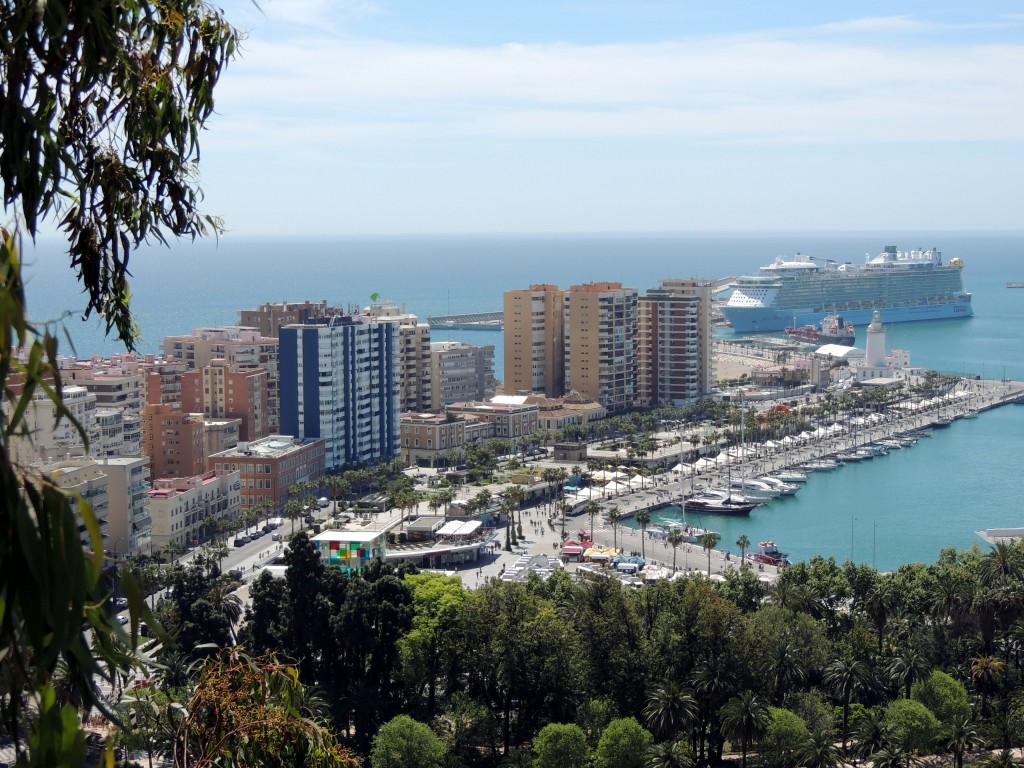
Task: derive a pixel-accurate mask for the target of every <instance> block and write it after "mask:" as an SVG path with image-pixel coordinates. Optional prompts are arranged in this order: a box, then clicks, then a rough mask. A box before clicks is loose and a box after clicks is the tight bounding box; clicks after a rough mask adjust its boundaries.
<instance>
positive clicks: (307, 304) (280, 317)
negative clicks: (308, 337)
mask: <svg viewBox="0 0 1024 768" xmlns="http://www.w3.org/2000/svg"><path fill="white" fill-rule="evenodd" d="M343 314H345V310H344V309H343V308H342V307H331V306H328V304H327V302H326V301H303V302H286V301H279V302H268V303H266V304H260V305H259V306H258V307H257V308H256V309H240V310H238V324H239V325H240V326H243V327H246V328H256V329H257V330H259V332H260V335H262V336H273V337H274V338H275V339H276V338H277V335H278V332H279V331H280V329H281V326H283V325H302V324H303V323H305V322H306V321H308V320H312V319H314V318H317V317H330V316H331V315H343Z"/></svg>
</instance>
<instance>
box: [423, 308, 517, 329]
mask: <svg viewBox="0 0 1024 768" xmlns="http://www.w3.org/2000/svg"><path fill="white" fill-rule="evenodd" d="M427 322H428V323H429V324H430V327H431V328H438V329H449V330H454V331H500V330H503V329H504V328H505V313H504V312H468V313H464V314H461V315H435V316H433V317H428V318H427Z"/></svg>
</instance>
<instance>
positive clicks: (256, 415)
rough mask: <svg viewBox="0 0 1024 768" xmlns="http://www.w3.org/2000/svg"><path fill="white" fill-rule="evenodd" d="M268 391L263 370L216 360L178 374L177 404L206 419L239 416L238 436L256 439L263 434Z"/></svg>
mask: <svg viewBox="0 0 1024 768" xmlns="http://www.w3.org/2000/svg"><path fill="white" fill-rule="evenodd" d="M269 391H270V387H269V374H268V373H267V371H266V369H263V368H242V367H240V366H237V365H229V364H228V362H227V361H226V360H220V359H217V360H213V361H212V362H211V363H210V364H209V365H206V366H203V367H202V368H196V369H194V370H191V371H189V372H188V373H186V374H185V375H184V376H182V379H181V407H182V409H183V410H185V411H188V412H190V413H202V414H203V415H204V416H206V417H208V418H217V419H223V418H231V419H239V420H240V422H241V431H240V439H242V440H258V439H259V438H261V437H264V436H266V435H267V430H268V426H269V425H268V417H269V411H270V405H269V402H268V393H269Z"/></svg>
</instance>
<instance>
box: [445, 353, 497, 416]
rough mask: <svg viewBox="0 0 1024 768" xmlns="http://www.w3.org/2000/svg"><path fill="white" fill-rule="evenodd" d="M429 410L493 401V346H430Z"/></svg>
mask: <svg viewBox="0 0 1024 768" xmlns="http://www.w3.org/2000/svg"><path fill="white" fill-rule="evenodd" d="M430 363H431V365H430V367H431V387H432V391H431V397H430V408H431V409H432V410H435V411H440V410H442V409H443V408H444V407H445V406H446V405H450V404H451V403H457V402H461V401H466V400H486V399H487V398H489V397H494V385H495V383H496V382H495V380H494V345H493V344H488V345H485V346H477V345H475V344H465V343H463V342H461V341H434V342H431V344H430Z"/></svg>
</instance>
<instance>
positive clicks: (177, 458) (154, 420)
mask: <svg viewBox="0 0 1024 768" xmlns="http://www.w3.org/2000/svg"><path fill="white" fill-rule="evenodd" d="M203 431H204V424H203V414H201V413H187V412H182V410H181V409H180V408H178V407H176V406H173V405H147V406H146V407H145V408H143V409H142V452H143V453H144V454H145V455H146V456H148V457H149V460H150V468H151V471H152V476H153V477H193V476H195V475H198V474H201V473H202V472H203V470H204V469H205V468H206V451H205V446H204V435H203Z"/></svg>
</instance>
